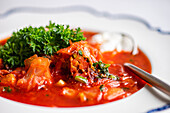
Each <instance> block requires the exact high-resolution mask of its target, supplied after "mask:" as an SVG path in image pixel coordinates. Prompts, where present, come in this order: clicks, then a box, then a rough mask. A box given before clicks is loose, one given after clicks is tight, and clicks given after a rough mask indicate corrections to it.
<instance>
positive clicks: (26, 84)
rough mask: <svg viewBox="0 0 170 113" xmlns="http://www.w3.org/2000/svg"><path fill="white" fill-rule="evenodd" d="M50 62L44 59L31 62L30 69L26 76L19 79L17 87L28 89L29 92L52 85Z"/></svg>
mask: <svg viewBox="0 0 170 113" xmlns="http://www.w3.org/2000/svg"><path fill="white" fill-rule="evenodd" d="M49 65H50V60H49V59H48V58H44V57H37V58H35V59H33V60H32V61H31V64H30V67H29V69H28V71H27V73H26V75H25V76H24V77H23V78H21V79H19V80H18V82H17V86H19V87H20V88H23V89H26V90H27V91H29V90H31V89H33V88H36V89H38V86H42V85H45V84H51V83H52V80H51V73H50V68H49Z"/></svg>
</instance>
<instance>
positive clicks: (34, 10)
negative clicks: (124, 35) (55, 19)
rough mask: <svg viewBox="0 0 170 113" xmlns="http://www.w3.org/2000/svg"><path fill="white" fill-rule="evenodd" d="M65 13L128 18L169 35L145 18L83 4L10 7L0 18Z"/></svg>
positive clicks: (168, 33)
mask: <svg viewBox="0 0 170 113" xmlns="http://www.w3.org/2000/svg"><path fill="white" fill-rule="evenodd" d="M21 12H22V13H23V12H24V13H28V12H29V13H67V12H87V13H90V14H92V15H94V16H97V17H105V18H109V19H113V20H115V19H128V20H134V21H137V22H140V23H143V24H144V25H145V26H146V27H147V28H148V29H150V30H153V31H157V32H159V33H161V34H165V35H170V31H163V30H161V29H160V28H156V27H153V26H151V25H150V24H149V23H148V22H147V21H146V20H144V19H142V18H140V17H137V16H134V15H129V14H111V13H108V12H101V11H97V10H96V9H94V8H92V7H89V6H84V5H72V6H65V7H55V8H40V7H16V8H12V9H10V10H8V11H6V12H5V13H2V14H0V19H2V18H6V17H7V16H9V15H12V14H14V13H21Z"/></svg>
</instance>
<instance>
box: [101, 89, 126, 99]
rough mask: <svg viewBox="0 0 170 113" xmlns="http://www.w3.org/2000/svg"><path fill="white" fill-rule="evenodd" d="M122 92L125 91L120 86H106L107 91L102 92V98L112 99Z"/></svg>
mask: <svg viewBox="0 0 170 113" xmlns="http://www.w3.org/2000/svg"><path fill="white" fill-rule="evenodd" d="M123 94H125V92H124V91H123V89H121V88H108V91H107V92H106V93H105V94H104V99H106V100H113V99H116V98H117V97H120V96H122V95H123Z"/></svg>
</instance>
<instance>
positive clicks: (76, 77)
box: [75, 76, 88, 84]
mask: <svg viewBox="0 0 170 113" xmlns="http://www.w3.org/2000/svg"><path fill="white" fill-rule="evenodd" d="M75 80H76V81H79V82H81V83H85V84H86V83H88V80H87V79H86V78H84V77H82V76H75Z"/></svg>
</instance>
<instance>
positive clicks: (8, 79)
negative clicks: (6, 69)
mask: <svg viewBox="0 0 170 113" xmlns="http://www.w3.org/2000/svg"><path fill="white" fill-rule="evenodd" d="M0 80H1V82H0V84H3V85H7V86H14V85H15V84H16V77H15V76H14V75H13V74H7V75H5V76H3V77H2V78H1V77H0Z"/></svg>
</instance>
